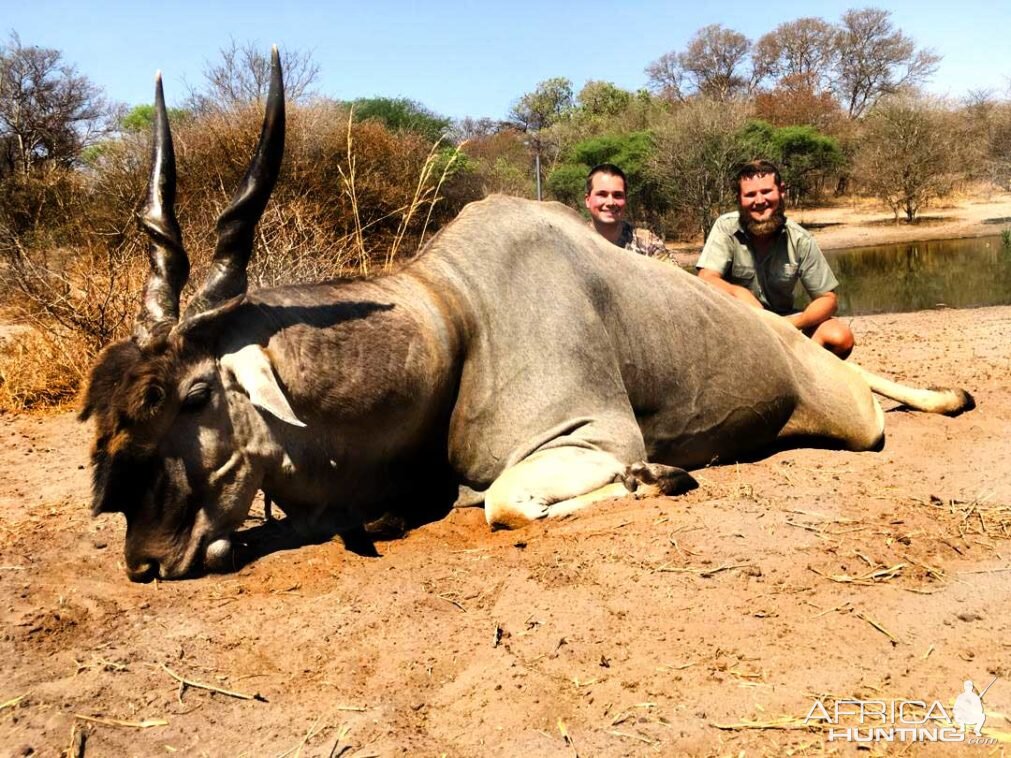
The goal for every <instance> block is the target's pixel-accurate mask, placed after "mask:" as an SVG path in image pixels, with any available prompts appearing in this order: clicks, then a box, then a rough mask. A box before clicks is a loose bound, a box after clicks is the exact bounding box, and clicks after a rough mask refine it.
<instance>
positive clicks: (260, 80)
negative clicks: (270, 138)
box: [189, 39, 319, 112]
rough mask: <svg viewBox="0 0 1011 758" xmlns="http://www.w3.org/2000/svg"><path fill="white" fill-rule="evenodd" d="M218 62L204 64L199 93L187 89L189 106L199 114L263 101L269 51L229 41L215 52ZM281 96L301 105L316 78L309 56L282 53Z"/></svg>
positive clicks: (289, 52) (268, 79) (308, 54)
mask: <svg viewBox="0 0 1011 758" xmlns="http://www.w3.org/2000/svg"><path fill="white" fill-rule="evenodd" d="M219 54H220V56H221V57H220V59H219V60H218V61H216V62H211V61H208V62H207V65H206V67H205V68H204V72H203V76H204V87H203V89H202V90H197V89H193V88H191V89H190V95H189V107H190V108H192V109H193V110H196V111H199V112H205V111H208V110H211V111H213V110H220V109H221V108H223V107H224V108H228V107H232V106H235V105H242V104H245V103H250V102H256V103H260V102H263V101H264V100H265V99H266V97H267V89H268V88H269V86H270V52H269V51H265V50H262V49H260V47H259V46H257V45H255V44H254V43H252V42H247V43H246V44H245V45H242V46H241V47H240V46H239V45H238V44H236V42H235V40H234V39H233V40H232V41H231V43H230V44H229V46H228V47H223V48H221V50H220V51H219ZM281 67H282V69H283V70H284V95H285V98H286V99H287V100H288V102H294V103H298V102H302V101H303V100H306V99H308V98H309V97H310V96H311V94H312V93H311V92H310V90H309V88H310V87H311V86H312V85H313V83H314V82H315V81H316V77H317V76H319V65H318V64H317V63H316V62H315V61H314V60H313V59H312V54H311V53H306V52H301V51H299V50H282V51H281Z"/></svg>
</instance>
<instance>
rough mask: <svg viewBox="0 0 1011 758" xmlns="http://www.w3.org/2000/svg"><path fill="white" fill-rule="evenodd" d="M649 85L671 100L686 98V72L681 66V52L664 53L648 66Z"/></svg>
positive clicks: (661, 95) (676, 100)
mask: <svg viewBox="0 0 1011 758" xmlns="http://www.w3.org/2000/svg"><path fill="white" fill-rule="evenodd" d="M645 73H646V78H647V81H648V85H647V86H648V87H649V89H651V90H652V91H653V92H656V93H657V94H658V95H659V96H660V97H662V98H664V99H666V100H669V101H671V102H678V101H680V100H684V99H685V94H684V84H685V72H684V69H682V68H681V59H680V54H679V53H677V52H673V51H672V52H669V53H664V54H663V55H661V56H660V57H659V58H657V59H656V60H655V61H653V62H652V63H650V64H649V65H648V66H646V71H645Z"/></svg>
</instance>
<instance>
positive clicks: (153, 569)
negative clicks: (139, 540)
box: [126, 561, 158, 582]
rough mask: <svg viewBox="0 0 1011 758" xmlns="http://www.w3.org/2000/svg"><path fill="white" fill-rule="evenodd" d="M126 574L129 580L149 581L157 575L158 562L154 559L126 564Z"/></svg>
mask: <svg viewBox="0 0 1011 758" xmlns="http://www.w3.org/2000/svg"><path fill="white" fill-rule="evenodd" d="M126 575H127V576H128V577H129V578H130V581H131V582H150V581H151V580H152V579H154V578H155V577H156V576H158V564H157V563H156V562H155V561H140V562H139V563H136V564H133V565H130V564H127V567H126Z"/></svg>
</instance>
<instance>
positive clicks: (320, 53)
mask: <svg viewBox="0 0 1011 758" xmlns="http://www.w3.org/2000/svg"><path fill="white" fill-rule="evenodd" d="M865 5H866V4H865V3H861V2H836V1H835V0H823V1H822V2H820V3H818V4H812V6H811V7H810V9H809V10H808V11H807V12H806V13H805V12H804V11H798V10H797V7H798V6H797V4H796V3H794V2H781V1H780V0H764V2H754V0H751V1H750V2H741V1H740V0H723V1H722V2H719V3H704V2H697V1H696V2H684V3H683V2H670V1H668V2H661V1H660V0H642V1H640V2H636V0H624V1H621V0H610V1H609V2H600V1H598V0H585V1H584V2H550V1H549V0H541V2H532V1H530V0H512V2H495V1H494V0H492V1H491V2H487V1H486V2H481V1H480V0H477V2H457V1H456V0H452V1H449V2H438V0H433V1H432V2H411V1H408V0H401V1H399V2H398V1H396V0H359V1H358V2H353V3H348V2H325V1H323V0H321V1H320V2H302V0H288V2H285V0H275V1H274V2H262V1H261V0H247V1H246V2H242V3H237V2H228V3H226V2H214V1H213V0H203V2H195V1H193V0H179V1H177V2H172V0H161V2H158V3H153V2H148V1H147V0H131V1H130V2H123V1H122V0H107V1H105V2H88V1H87V0H38V1H37V2H35V3H14V2H12V0H4V2H3V6H2V7H3V11H2V14H0V18H2V19H3V24H4V26H3V27H0V32H3V37H4V39H6V34H7V32H9V31H11V30H13V31H16V32H17V33H18V34H19V35H20V36H21V40H22V42H23V43H26V44H33V45H40V46H43V47H53V48H56V49H58V50H61V51H62V52H63V54H64V57H65V59H66V60H67V61H68V62H69V63H72V64H74V65H75V66H76V67H77V69H78V71H79V72H80V73H82V74H84V75H86V76H87V77H88V78H89V79H91V80H92V81H93V82H94V83H95V84H98V85H99V86H101V87H102V88H103V89H104V90H105V92H106V94H107V95H108V96H109V97H110V98H112V99H114V100H118V101H121V102H125V103H127V104H130V105H136V104H139V103H144V102H149V101H150V99H151V96H152V95H151V93H152V89H153V88H152V82H153V76H154V72H155V70H157V69H161V70H162V72H163V75H164V78H165V88H166V97H167V99H168V101H169V104H170V105H171V104H176V103H179V102H181V101H182V100H183V98H184V97H185V95H186V92H187V89H186V83H190V84H194V85H197V84H199V83H200V81H201V71H202V70H203V68H204V67H205V65H206V62H207V61H208V60H210V59H214V58H216V56H217V52H218V50H219V49H220V48H221V47H223V46H227V45H228V44H229V43H230V40H232V39H234V40H235V41H236V42H237V43H239V44H244V43H246V42H254V43H257V44H261V45H262V46H263V48H264V50H269V46H270V44H272V43H277V44H278V45H280V46H281V47H288V48H294V49H298V50H301V51H311V52H312V54H313V58H314V60H316V62H318V63H319V66H320V78H319V80H318V83H317V85H316V90H317V91H319V92H320V93H321V94H325V95H328V96H331V97H336V98H341V99H352V98H355V97H363V96H372V95H387V96H405V97H410V98H413V99H415V100H419V101H421V102H422V103H424V104H425V105H427V106H428V107H429V108H431V109H433V110H435V111H436V112H438V113H441V114H443V115H446V116H451V117H454V118H460V117H463V116H474V117H481V116H489V117H492V118H503V117H505V115H506V113H507V111H508V109H509V107H510V105H511V104H512V103H513V102H514V101H515V100H516V99H517V98H518V97H519V96H520V95H522V94H523V93H524V92H528V91H530V90H532V89H533V88H534V87H535V86H536V84H537V83H538V82H539V81H542V80H544V79H547V78H550V77H553V76H565V77H568V78H569V79H571V80H572V81H573V83H574V85H575V88H576V90H577V91H578V89H579V88H580V87H581V86H582V85H583V84H584V83H585V82H586V81H587V80H589V79H603V80H607V81H612V82H614V83H615V84H617V85H619V86H621V87H625V88H628V89H638V88H639V87H642V86H644V85H645V83H646V77H645V75H644V74H643V69H644V68H645V67H646V66H647V65H648V64H649V63H650V62H651V61H653V60H655V59H656V58H658V57H659V56H660V55H662V54H663V53H665V52H668V51H671V50H680V49H683V48H684V46H685V45H686V43H687V41H688V40H689V39H690V38H691V36H692V35H693V34H694V33H695V31H697V30H698V29H699V28H701V27H703V26H705V25H707V24H714V23H722V24H723V25H725V26H728V27H730V28H732V29H735V30H737V31H739V32H742V33H744V34H746V35H747V36H748V37H750V38H751V39H752V40H754V39H757V38H758V37H760V36H761V35H762V34H764V33H765V32H767V31H770V30H772V29H773V28H775V26H777V25H778V24H780V23H782V22H785V21H791V20H794V19H796V18H798V17H800V16H802V15H817V16H819V17H821V18H823V19H825V20H826V21H830V22H835V21H837V20H838V19H839V17H840V16H841V14H842V13H843V12H844V11H846V10H847V9H850V8H859V7H864V6H865ZM871 5H873V6H874V7H878V8H884V9H886V10H889V11H891V12H892V21H893V23H894V24H895V26H897V27H898V28H900V29H901V30H902V31H903V32H905V33H906V34H907V35H909V36H910V37H912V38H913V40H914V41H915V42H916V43H917V44H918V45H919V46H921V47H929V48H932V49H933V50H934V51H935V52H937V53H939V54H940V55H942V56H943V59H942V61H941V64H940V68H939V70H938V73H937V75H936V76H935V77H934V80H933V82H932V83H931V84H930V86H929V89H930V90H931V91H932V92H934V93H936V94H940V95H948V96H952V97H960V96H962V95H964V94H965V93H966V92H967V91H968V90H970V89H978V88H991V89H994V90H995V91H997V92H998V93H1000V94H1005V95H1006V94H1007V92H1008V88H1009V84H1011V46H1009V45H1008V44H1007V41H1006V39H1007V35H1008V34H1009V32H1011V3H1009V2H1007V0H987V1H986V2H984V1H983V0H961V1H960V2H955V3H939V2H930V0H901V1H899V2H888V3H884V2H882V3H871Z"/></svg>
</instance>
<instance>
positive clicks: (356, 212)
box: [0, 103, 481, 407]
mask: <svg viewBox="0 0 1011 758" xmlns="http://www.w3.org/2000/svg"><path fill="white" fill-rule="evenodd" d="M261 118H262V114H261V113H260V112H259V109H258V108H256V107H243V108H239V109H237V110H233V111H230V112H225V111H215V112H208V113H206V114H203V115H199V116H191V117H189V118H186V119H184V120H183V121H182V122H181V123H178V124H174V125H173V133H174V137H175V145H176V160H177V169H178V170H177V173H178V193H177V201H176V207H177V214H178V217H179V222H180V225H181V227H182V230H183V239H184V242H185V244H186V249H187V252H188V254H189V256H190V260H191V263H192V269H191V274H190V282H191V284H190V285H189V286H188V288H187V290H186V291H185V292H184V293H183V300H185V299H186V297H187V294H188V292H190V291H191V289H190V288H191V287H193V286H196V285H199V284H200V283H201V282H202V280H203V277H204V272H205V271H206V270H207V266H208V263H209V261H210V258H211V255H212V252H213V248H214V244H215V231H214V228H215V221H216V219H217V216H218V215H219V214H220V212H221V211H222V210H223V209H224V207H225V206H226V205H227V204H228V202H229V199H230V196H231V193H232V191H233V190H234V188H235V187H237V186H238V184H239V182H240V181H241V179H242V177H243V175H244V174H245V171H246V168H247V165H248V162H249V159H250V156H251V155H252V153H253V150H254V149H255V143H256V140H257V138H258V135H259V130H260V120H261ZM148 171H149V147H148V144H147V138H146V135H143V136H142V135H140V134H136V133H129V132H128V133H126V134H124V135H123V136H122V137H121V138H119V139H117V140H114V141H110V142H107V143H105V144H104V145H103V146H102V149H101V150H99V151H96V152H95V154H94V155H93V156H92V161H91V163H90V165H88V167H87V168H86V169H85V170H83V171H80V172H77V171H72V170H70V169H67V168H56V167H54V168H53V169H52V170H51V171H49V172H36V173H35V174H33V175H32V176H31V177H28V178H22V177H19V176H11V177H8V178H7V180H5V181H4V182H3V186H2V187H0V290H2V292H0V297H2V298H3V302H4V303H5V304H9V305H10V306H11V308H12V309H13V310H14V315H15V317H16V318H18V319H20V320H26V321H28V322H29V323H31V324H32V325H33V326H34V327H35V334H34V336H30V337H25V336H23V335H22V336H21V337H19V343H18V345H20V346H17V345H16V346H13V347H11V346H8V349H7V351H6V353H5V355H4V357H3V358H2V359H0V370H2V371H3V376H4V386H5V388H6V389H5V390H4V394H3V399H2V400H0V402H3V403H7V404H8V405H9V406H12V407H36V406H38V405H45V404H50V403H54V402H60V401H62V400H65V399H66V398H68V397H69V396H70V395H72V394H73V393H74V392H75V391H76V387H77V385H78V383H79V382H80V380H81V378H82V376H83V372H84V371H85V370H86V368H83V367H87V366H88V365H89V364H90V362H91V360H92V358H93V357H94V355H95V354H96V353H97V351H98V350H100V349H101V347H102V346H104V345H105V344H107V343H108V342H110V341H111V340H114V339H119V338H122V337H125V336H127V335H128V334H129V331H130V328H131V323H132V319H133V315H134V313H136V310H137V308H138V301H139V299H140V295H141V292H142V288H143V282H144V280H145V279H146V277H147V272H148V264H147V255H146V249H147V246H148V240H147V238H146V237H145V236H144V235H143V234H142V233H141V232H140V230H139V229H138V228H137V225H136V223H135V221H134V219H135V216H136V213H137V211H138V210H139V208H140V206H141V204H142V202H143V200H144V189H145V186H146V183H147V174H148ZM480 194H481V193H480V187H479V186H478V185H477V184H476V183H475V181H474V179H473V170H472V167H471V166H470V165H469V164H468V163H467V161H465V160H460V159H459V156H458V155H457V154H456V152H455V151H454V150H452V149H449V150H447V149H445V148H439V147H437V146H435V145H433V143H432V142H431V141H430V140H428V139H427V138H426V137H424V136H422V135H421V134H418V133H416V132H410V131H405V132H394V131H391V130H390V129H389V128H387V127H386V126H385V125H384V124H382V123H380V122H379V121H376V120H368V121H364V122H360V123H351V124H350V125H349V119H348V111H347V110H344V109H343V108H340V107H338V106H336V105H334V104H333V103H321V104H316V105H312V106H304V107H299V106H292V105H289V107H288V129H287V145H286V151H285V160H284V164H283V166H282V170H281V176H280V178H279V180H278V184H277V188H276V189H275V192H274V195H273V197H272V199H271V202H270V203H269V204H268V206H267V209H266V212H265V213H264V216H263V219H262V220H261V222H260V225H259V227H258V233H257V243H256V247H257V250H256V251H255V252H254V256H253V258H252V261H251V263H250V267H249V280H250V287H252V288H255V287H257V286H268V285H275V284H282V283H288V282H304V281H317V280H322V279H329V278H333V277H336V276H346V275H356V274H357V275H361V274H371V273H373V272H376V271H379V270H381V269H383V268H388V267H389V266H390V265H392V264H393V262H394V259H395V258H405V257H410V256H412V255H414V254H415V253H416V252H417V251H418V250H419V249H420V247H421V245H422V243H423V241H424V240H425V239H426V238H427V236H428V235H430V234H431V233H432V232H434V231H435V230H436V229H437V228H438V227H439V226H441V225H442V224H444V223H445V222H446V221H448V220H449V219H451V218H453V217H455V215H456V214H457V213H458V212H459V210H460V207H461V206H462V205H463V204H464V203H466V202H469V201H470V200H472V199H476V198H477V197H479V196H480ZM39 340H41V341H42V342H41V343H40V342H39ZM40 344H45V345H47V346H48V348H47V349H42V348H40V347H39V345H40ZM25 345H31V346H32V347H31V349H30V350H28V351H27V352H26V351H25V348H24V346H25ZM61 356H64V357H72V359H73V360H72V361H71V362H70V363H67V361H66V360H64V358H61ZM32 361H35V363H34V364H32V363H31V362H32ZM27 365H33V366H34V367H33V368H32V369H31V372H34V373H36V374H38V375H39V376H40V377H43V380H42V381H44V382H45V384H44V385H40V386H43V387H44V386H49V387H50V388H51V389H50V390H48V391H46V392H42V391H41V390H36V389H31V387H30V386H29V385H30V382H27V380H25V379H24V378H23V377H28V376H30V373H31V372H28V371H23V370H22V367H24V366H27ZM47 367H48V368H47ZM12 387H14V388H16V389H11V388H12Z"/></svg>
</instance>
